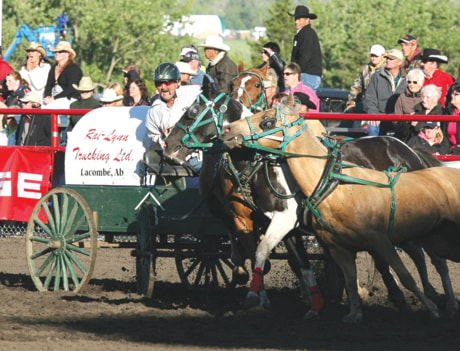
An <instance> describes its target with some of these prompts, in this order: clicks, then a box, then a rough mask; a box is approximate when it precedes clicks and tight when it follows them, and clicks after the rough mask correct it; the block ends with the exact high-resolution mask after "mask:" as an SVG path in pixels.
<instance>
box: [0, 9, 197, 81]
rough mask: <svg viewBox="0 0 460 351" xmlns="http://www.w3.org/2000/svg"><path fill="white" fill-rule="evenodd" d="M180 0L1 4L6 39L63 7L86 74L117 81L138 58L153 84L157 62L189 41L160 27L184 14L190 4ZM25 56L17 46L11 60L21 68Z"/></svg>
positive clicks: (44, 22)
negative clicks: (69, 20)
mask: <svg viewBox="0 0 460 351" xmlns="http://www.w3.org/2000/svg"><path fill="white" fill-rule="evenodd" d="M178 2H179V1H178ZM180 2H181V3H182V4H181V5H177V6H174V3H171V2H168V3H165V2H162V1H159V0H153V1H152V0H131V1H130V2H129V4H128V3H126V2H125V1H123V0H92V1H88V0H66V1H60V0H42V1H40V2H39V3H36V2H33V1H31V0H23V1H15V2H8V3H4V17H5V18H6V19H7V20H6V21H4V28H7V30H5V31H4V38H5V42H11V40H12V38H13V35H14V33H15V31H16V30H17V29H18V28H19V26H20V25H21V24H23V23H26V24H28V25H29V26H30V27H31V28H36V27H37V26H49V25H55V23H56V22H55V19H56V17H57V15H58V14H60V13H62V11H63V10H65V9H66V10H67V13H68V15H69V17H70V19H71V24H72V28H73V33H74V36H73V47H74V49H75V51H76V52H77V61H78V63H79V64H80V65H81V67H82V70H83V72H84V74H85V75H90V76H91V77H92V78H93V80H94V81H95V82H98V83H99V84H100V85H103V86H104V85H106V84H107V83H108V82H110V81H113V80H115V81H121V69H122V68H123V67H124V66H125V65H127V64H129V63H136V64H137V65H139V66H140V67H141V73H142V74H141V75H142V77H143V78H144V79H145V80H146V81H147V82H148V83H150V84H151V77H152V74H153V71H154V69H155V67H156V65H158V64H159V63H161V62H163V61H175V60H177V59H178V58H179V55H178V53H179V51H180V46H181V45H182V44H184V43H189V42H190V41H191V40H192V39H191V38H186V37H182V38H174V37H172V36H170V35H169V34H168V33H166V32H164V24H165V18H169V20H170V21H175V20H177V19H179V18H181V16H182V15H184V14H186V13H188V11H189V6H190V5H189V4H188V3H187V2H185V3H184V2H183V1H180ZM31 8H34V11H30V9H31ZM171 9H173V10H171ZM21 48H22V47H21ZM23 58H24V52H23V51H22V50H16V52H15V55H14V57H13V58H12V60H10V63H11V64H12V65H13V67H16V68H19V65H20V63H21V61H22V60H23Z"/></svg>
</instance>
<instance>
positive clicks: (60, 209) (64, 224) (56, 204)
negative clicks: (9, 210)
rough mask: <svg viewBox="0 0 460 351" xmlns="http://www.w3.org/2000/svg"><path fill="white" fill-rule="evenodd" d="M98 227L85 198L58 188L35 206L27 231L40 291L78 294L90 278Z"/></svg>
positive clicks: (32, 268) (32, 270)
mask: <svg viewBox="0 0 460 351" xmlns="http://www.w3.org/2000/svg"><path fill="white" fill-rule="evenodd" d="M96 253H97V228H96V223H95V221H94V218H93V214H92V213H91V210H90V208H89V206H88V204H87V203H86V201H85V199H84V198H83V197H82V196H81V195H80V194H78V193H77V192H76V191H75V190H72V189H68V188H55V189H52V190H50V191H49V192H48V193H46V194H45V195H44V196H43V197H42V198H41V199H40V200H39V201H38V202H37V204H36V205H35V207H34V209H33V211H32V215H31V217H30V220H29V223H28V225H27V232H26V254H27V263H28V265H29V271H30V275H31V278H32V281H33V282H34V284H35V286H36V287H37V289H38V290H39V291H49V290H54V291H58V290H65V291H73V292H79V291H80V290H81V289H82V288H83V287H84V286H85V285H86V284H87V283H88V281H89V279H90V278H91V275H92V272H93V269H94V264H95V261H96Z"/></svg>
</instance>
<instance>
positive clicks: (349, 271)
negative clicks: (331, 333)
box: [329, 245, 363, 323]
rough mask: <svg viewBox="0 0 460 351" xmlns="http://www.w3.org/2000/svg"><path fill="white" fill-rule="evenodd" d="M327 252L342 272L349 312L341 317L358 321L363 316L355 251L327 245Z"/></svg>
mask: <svg viewBox="0 0 460 351" xmlns="http://www.w3.org/2000/svg"><path fill="white" fill-rule="evenodd" d="M329 253H330V254H331V256H332V258H333V260H334V261H335V262H336V263H337V265H338V266H339V267H340V269H341V270H342V272H343V276H344V278H345V289H346V291H347V295H348V304H349V307H350V312H349V313H348V314H347V315H346V316H345V317H344V318H343V319H342V321H343V322H345V323H358V322H360V321H361V320H362V318H363V312H362V309H361V298H360V297H359V294H358V283H357V278H358V276H357V273H356V253H355V252H352V251H350V250H348V249H346V248H344V247H340V246H336V245H329Z"/></svg>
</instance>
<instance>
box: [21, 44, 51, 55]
mask: <svg viewBox="0 0 460 351" xmlns="http://www.w3.org/2000/svg"><path fill="white" fill-rule="evenodd" d="M24 50H25V51H27V52H29V51H37V52H39V53H40V55H42V57H46V51H45V49H44V48H43V46H41V45H40V43H37V42H35V41H33V42H31V43H30V45H29V46H27V47H24Z"/></svg>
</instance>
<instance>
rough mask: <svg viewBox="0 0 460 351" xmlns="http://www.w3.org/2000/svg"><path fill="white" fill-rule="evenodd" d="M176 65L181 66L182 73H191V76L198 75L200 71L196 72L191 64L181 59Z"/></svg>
mask: <svg viewBox="0 0 460 351" xmlns="http://www.w3.org/2000/svg"><path fill="white" fill-rule="evenodd" d="M175 65H176V66H177V68H179V72H180V73H185V74H189V75H191V76H196V75H198V73H196V71H195V70H193V69H192V68H191V67H190V65H189V64H188V63H186V62H181V61H178V62H176V63H175Z"/></svg>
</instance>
